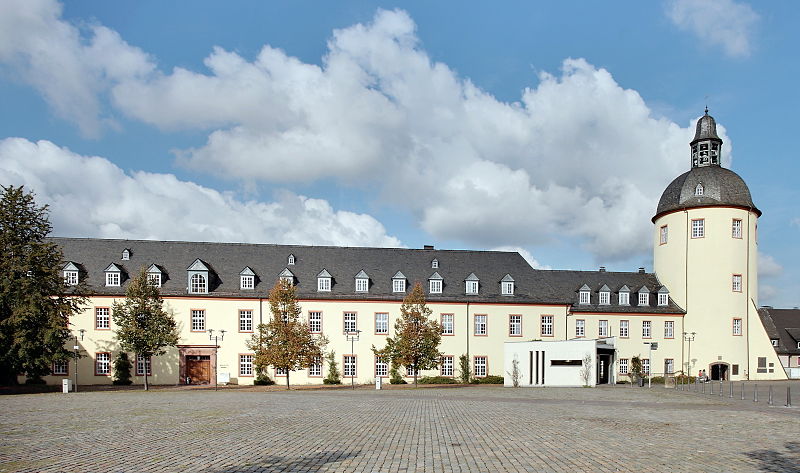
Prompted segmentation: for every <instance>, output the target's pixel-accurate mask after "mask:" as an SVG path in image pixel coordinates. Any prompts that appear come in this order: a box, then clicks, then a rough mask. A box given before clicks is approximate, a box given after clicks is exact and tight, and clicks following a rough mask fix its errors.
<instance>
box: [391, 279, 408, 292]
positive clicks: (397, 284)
mask: <svg viewBox="0 0 800 473" xmlns="http://www.w3.org/2000/svg"><path fill="white" fill-rule="evenodd" d="M392 292H406V280H405V279H392Z"/></svg>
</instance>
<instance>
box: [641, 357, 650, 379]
mask: <svg viewBox="0 0 800 473" xmlns="http://www.w3.org/2000/svg"><path fill="white" fill-rule="evenodd" d="M642 373H643V374H644V375H645V376H650V359H649V358H643V359H642Z"/></svg>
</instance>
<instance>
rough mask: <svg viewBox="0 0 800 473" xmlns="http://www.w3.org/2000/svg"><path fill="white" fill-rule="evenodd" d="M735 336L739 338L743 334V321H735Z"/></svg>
mask: <svg viewBox="0 0 800 473" xmlns="http://www.w3.org/2000/svg"><path fill="white" fill-rule="evenodd" d="M733 334H734V335H737V336H738V335H741V334H742V319H733Z"/></svg>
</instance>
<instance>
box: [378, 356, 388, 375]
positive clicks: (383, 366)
mask: <svg viewBox="0 0 800 473" xmlns="http://www.w3.org/2000/svg"><path fill="white" fill-rule="evenodd" d="M375 376H376V377H381V376H389V363H387V362H386V360H385V359H383V357H382V356H375Z"/></svg>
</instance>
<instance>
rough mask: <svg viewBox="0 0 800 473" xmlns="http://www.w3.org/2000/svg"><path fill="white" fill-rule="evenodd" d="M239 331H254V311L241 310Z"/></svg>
mask: <svg viewBox="0 0 800 473" xmlns="http://www.w3.org/2000/svg"><path fill="white" fill-rule="evenodd" d="M239 331H240V332H252V331H253V311H252V310H240V311H239Z"/></svg>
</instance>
